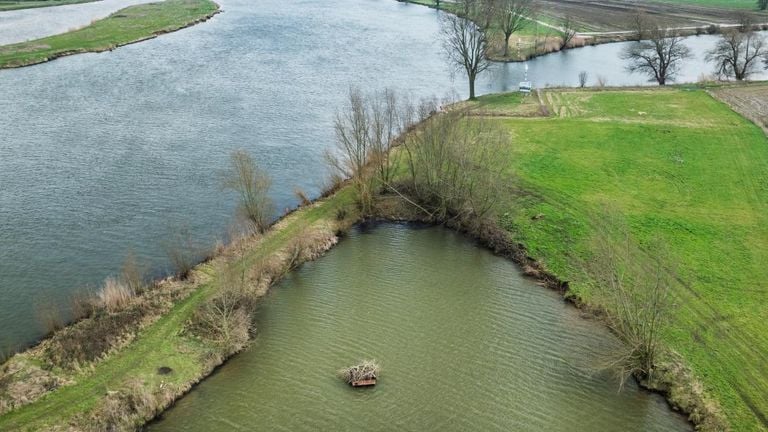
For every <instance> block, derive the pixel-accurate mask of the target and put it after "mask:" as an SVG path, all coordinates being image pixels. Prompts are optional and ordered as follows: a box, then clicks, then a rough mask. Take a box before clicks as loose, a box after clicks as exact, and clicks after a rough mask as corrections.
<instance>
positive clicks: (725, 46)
mask: <svg viewBox="0 0 768 432" xmlns="http://www.w3.org/2000/svg"><path fill="white" fill-rule="evenodd" d="M766 54H768V47H766V43H765V39H764V38H763V37H762V36H760V35H759V34H757V33H755V32H753V31H751V30H750V31H746V32H742V31H739V30H729V31H726V32H724V33H723V34H722V36H721V37H720V40H719V41H718V42H717V44H716V45H715V46H714V48H712V49H711V50H709V51H707V56H706V59H707V61H708V62H712V63H714V64H715V72H716V73H717V74H718V75H720V76H725V77H731V78H735V79H736V80H738V81H742V80H744V79H747V78H748V77H749V75H750V74H752V73H753V72H754V69H755V66H756V63H757V62H759V61H760V59H761V58H764V57H765V55H766Z"/></svg>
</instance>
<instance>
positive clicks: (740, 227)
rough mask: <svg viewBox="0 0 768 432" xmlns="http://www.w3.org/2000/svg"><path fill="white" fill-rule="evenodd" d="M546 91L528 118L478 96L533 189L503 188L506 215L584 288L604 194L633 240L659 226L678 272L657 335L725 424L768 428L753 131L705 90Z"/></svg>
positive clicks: (758, 164)
mask: <svg viewBox="0 0 768 432" xmlns="http://www.w3.org/2000/svg"><path fill="white" fill-rule="evenodd" d="M749 92H750V91H749V90H748V91H746V93H745V94H747V93H749ZM542 99H543V100H544V102H545V104H546V105H547V106H548V107H549V111H550V112H551V113H552V115H551V117H547V118H542V117H534V118H528V117H529V116H530V115H531V114H533V113H535V109H534V108H533V107H526V105H525V104H521V101H520V97H519V96H518V95H506V96H505V95H493V96H487V97H482V98H480V99H479V102H478V103H479V104H480V105H481V106H482V108H481V109H482V111H485V112H486V113H488V114H493V116H492V117H491V118H493V119H495V121H498V122H500V124H502V125H503V126H504V127H505V128H506V129H507V130H508V131H509V132H510V134H511V135H512V136H513V143H512V145H511V147H510V149H509V152H508V153H506V154H502V155H500V157H503V158H505V160H508V161H509V163H510V171H511V172H514V173H515V175H516V177H518V178H519V181H520V182H521V183H522V184H523V187H524V188H525V189H527V190H529V191H530V192H531V194H530V195H527V196H525V197H522V198H520V197H518V198H509V197H508V198H506V199H505V200H506V201H505V203H504V205H503V206H502V207H503V209H502V216H501V219H500V222H501V223H502V225H503V226H504V227H506V228H507V229H509V230H510V232H512V233H513V234H514V235H515V236H516V240H517V241H519V242H521V243H523V244H525V245H526V246H527V247H528V249H529V251H530V253H531V255H532V256H533V257H535V258H537V259H540V260H541V261H543V262H544V263H545V265H546V266H547V268H549V269H550V270H552V271H554V272H555V273H556V274H558V275H560V277H562V278H563V279H565V280H569V281H571V282H572V285H571V286H572V288H573V289H574V291H575V292H576V293H578V294H579V295H580V296H582V297H583V298H586V299H589V298H590V292H589V290H588V289H587V288H586V285H584V284H580V283H578V281H580V280H582V281H583V280H584V273H583V270H581V268H582V266H581V265H580V264H579V263H580V262H583V260H588V259H589V256H590V254H591V252H590V248H591V244H592V243H590V239H591V238H592V237H593V236H594V234H595V233H596V232H597V231H598V230H599V229H600V226H601V223H602V222H601V221H602V220H604V218H605V213H604V206H606V205H608V206H610V207H611V208H613V209H615V210H616V211H617V212H619V213H620V214H621V215H622V216H623V217H624V218H625V220H626V223H627V224H628V227H629V229H630V231H631V234H632V235H633V236H634V237H635V238H636V239H637V240H638V241H639V242H640V243H641V244H644V245H647V244H650V242H651V239H653V238H654V237H656V236H660V237H662V238H663V239H664V240H665V241H666V242H667V243H668V247H669V250H670V256H671V260H672V262H673V263H675V264H676V265H677V267H678V270H677V271H678V274H679V277H680V280H681V283H680V285H679V286H676V287H675V290H674V296H675V303H676V304H677V308H676V310H675V313H674V323H673V325H672V327H671V328H670V329H669V330H668V331H667V332H666V334H665V335H664V338H665V340H666V342H667V343H668V345H669V346H670V347H671V348H672V349H674V350H675V351H677V352H679V353H681V354H682V355H683V357H684V358H685V360H686V362H687V363H688V364H689V365H690V366H691V367H692V368H693V370H694V371H695V373H696V374H697V376H698V377H699V378H700V379H701V380H702V381H703V383H704V386H705V388H706V390H707V391H708V392H710V394H711V395H713V396H714V397H716V398H717V400H718V401H719V402H720V404H721V405H722V408H723V410H724V413H725V415H726V416H727V419H728V421H729V422H730V423H731V426H732V430H734V431H768V333H767V332H766V328H767V327H766V322H768V307H766V301H768V286H766V283H765V281H766V280H768V265H766V263H768V139H766V136H765V134H764V133H763V131H762V130H761V129H760V128H758V127H757V126H755V125H753V124H752V123H750V122H749V121H747V120H745V119H744V118H742V117H741V116H739V115H738V114H736V113H734V112H733V111H731V110H730V109H729V108H728V107H727V106H726V105H725V104H723V103H720V102H719V101H716V100H715V99H713V98H712V97H711V96H710V95H708V94H707V93H706V92H704V91H701V90H694V91H686V90H681V89H670V90H638V91H629V90H625V91H605V92H591V91H584V92H582V91H577V90H573V91H551V92H545V94H544V96H543V98H542ZM528 101H529V103H530V102H533V99H532V98H529V99H528ZM533 103H534V104H535V106H538V103H536V102H533ZM521 116H522V117H521ZM523 117H525V118H523ZM615 241H620V240H619V239H615ZM648 252H649V253H653V251H648Z"/></svg>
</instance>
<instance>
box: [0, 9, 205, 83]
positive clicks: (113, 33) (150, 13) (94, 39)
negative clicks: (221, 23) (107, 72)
mask: <svg viewBox="0 0 768 432" xmlns="http://www.w3.org/2000/svg"><path fill="white" fill-rule="evenodd" d="M218 11H219V5H218V4H216V3H215V2H213V1H211V0H165V1H163V2H159V3H148V4H142V5H136V6H130V7H127V8H125V9H121V10H119V11H117V12H115V13H114V14H112V15H110V16H108V17H107V18H104V19H102V20H98V21H94V22H93V23H92V24H91V25H89V26H87V27H84V28H82V29H80V30H74V31H71V32H68V33H63V34H60V35H55V36H50V37H47V38H42V39H37V40H33V41H28V42H22V43H17V44H11V45H4V46H0V68H13V67H21V66H29V65H33V64H37V63H43V62H46V61H50V60H53V59H56V58H58V57H63V56H67V55H72V54H79V53H85V52H101V51H108V50H112V49H115V48H117V47H119V46H123V45H128V44H131V43H135V42H139V41H143V40H146V39H151V38H154V37H156V36H158V35H160V34H163V33H169V32H173V31H176V30H179V29H182V28H185V27H189V26H191V25H193V24H196V23H199V22H202V21H205V20H207V19H209V18H210V17H212V16H213V15H215V14H216V13H218Z"/></svg>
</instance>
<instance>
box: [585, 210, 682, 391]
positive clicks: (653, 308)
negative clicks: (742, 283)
mask: <svg viewBox="0 0 768 432" xmlns="http://www.w3.org/2000/svg"><path fill="white" fill-rule="evenodd" d="M609 219H610V218H609ZM617 238H618V239H619V240H618V241H617V240H616V239H617ZM653 248H654V251H653V254H645V253H644V252H643V251H642V250H641V249H640V248H639V247H638V246H637V245H636V244H635V243H634V242H633V241H632V239H631V237H630V235H629V233H628V230H627V228H626V227H623V226H618V227H617V226H612V227H604V228H603V232H601V233H600V234H599V235H598V236H597V237H596V238H595V239H594V245H593V248H592V249H593V251H594V255H593V257H592V259H591V261H590V263H589V264H587V267H586V269H587V272H588V274H589V275H590V276H591V278H593V280H594V286H593V289H594V294H595V296H596V300H597V301H598V302H599V304H600V305H601V306H602V308H603V312H604V318H605V321H606V323H607V324H608V326H609V327H610V328H611V330H612V331H613V332H614V333H615V334H616V335H617V336H618V337H619V339H620V340H621V341H622V342H623V343H624V349H622V350H619V351H617V352H615V353H614V354H613V355H612V356H611V358H610V359H609V362H608V367H610V368H611V369H613V370H614V371H615V372H616V373H617V375H618V376H619V378H620V379H621V384H622V385H623V384H624V382H625V381H626V379H627V378H629V376H631V375H636V376H639V377H643V378H646V377H650V376H651V375H652V374H653V371H654V368H655V366H656V361H657V359H658V354H659V351H660V349H661V348H660V347H661V334H662V332H663V330H664V328H665V326H666V325H667V324H668V321H669V316H670V309H671V306H672V300H671V294H670V289H671V285H672V283H673V281H674V278H673V276H672V272H671V271H670V269H669V268H667V265H668V260H665V258H666V256H665V255H666V254H665V252H664V251H665V247H664V245H663V244H662V243H661V242H660V241H655V244H654V245H653Z"/></svg>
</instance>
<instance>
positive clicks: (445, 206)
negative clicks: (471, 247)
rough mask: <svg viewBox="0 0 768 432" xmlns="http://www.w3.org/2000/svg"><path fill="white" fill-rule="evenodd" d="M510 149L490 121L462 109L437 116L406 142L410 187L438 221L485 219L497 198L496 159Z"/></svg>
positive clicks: (499, 167)
mask: <svg viewBox="0 0 768 432" xmlns="http://www.w3.org/2000/svg"><path fill="white" fill-rule="evenodd" d="M508 145H509V135H508V134H507V133H506V132H505V131H503V130H501V129H500V128H498V127H497V125H496V123H494V122H492V121H488V120H479V119H475V118H471V117H468V116H467V114H466V113H464V112H459V111H449V112H446V113H440V114H438V115H436V116H433V117H432V118H430V119H429V120H428V121H426V122H425V123H424V124H423V125H422V126H420V129H419V132H418V133H414V134H411V135H409V136H408V137H407V139H406V141H405V144H404V149H405V152H406V155H407V158H406V162H407V163H406V166H407V167H408V170H409V171H410V175H411V179H410V184H409V187H408V188H407V189H408V190H409V191H410V192H411V196H412V198H414V199H415V200H416V201H418V202H419V203H421V204H423V207H422V208H425V209H428V210H429V213H430V215H431V216H433V217H435V218H436V219H438V220H445V219H455V220H458V221H459V222H462V223H466V222H471V221H473V220H475V221H476V220H479V219H482V218H483V217H484V216H486V215H487V214H488V212H489V211H491V210H492V209H493V206H494V204H495V202H496V200H497V198H498V191H499V189H500V188H501V183H500V181H499V178H500V173H501V171H502V170H503V169H504V165H503V162H502V161H503V158H499V157H498V155H499V153H501V152H503V151H505V149H506V148H507V147H508Z"/></svg>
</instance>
